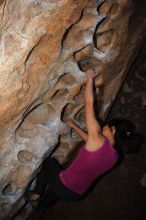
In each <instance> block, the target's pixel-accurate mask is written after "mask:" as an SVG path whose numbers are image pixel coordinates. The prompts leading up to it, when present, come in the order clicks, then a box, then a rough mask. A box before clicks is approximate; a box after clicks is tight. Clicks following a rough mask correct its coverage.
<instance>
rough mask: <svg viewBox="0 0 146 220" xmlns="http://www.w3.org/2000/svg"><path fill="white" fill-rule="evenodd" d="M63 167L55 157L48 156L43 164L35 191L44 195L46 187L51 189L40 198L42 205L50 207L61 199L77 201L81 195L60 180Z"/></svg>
mask: <svg viewBox="0 0 146 220" xmlns="http://www.w3.org/2000/svg"><path fill="white" fill-rule="evenodd" d="M62 170H63V167H62V166H61V165H60V164H59V162H58V161H57V160H56V159H55V158H48V159H47V160H45V162H44V163H43V165H42V169H41V171H40V172H39V174H38V176H37V180H36V186H35V189H34V192H35V193H38V194H40V195H43V193H44V190H45V188H46V187H47V186H48V187H49V190H48V192H47V193H45V196H44V197H43V199H42V200H40V207H49V206H51V205H54V204H55V203H56V202H57V201H59V200H64V201H77V200H79V199H80V198H81V195H79V194H77V193H76V192H73V191H72V190H70V189H69V188H67V187H66V186H65V185H64V184H63V183H62V181H61V180H60V177H59V174H60V171H62Z"/></svg>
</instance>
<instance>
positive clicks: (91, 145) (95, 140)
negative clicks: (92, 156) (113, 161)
mask: <svg viewBox="0 0 146 220" xmlns="http://www.w3.org/2000/svg"><path fill="white" fill-rule="evenodd" d="M105 141H106V139H105V137H104V136H103V135H100V134H99V135H96V136H95V137H88V138H87V141H86V143H85V149H87V150H88V151H97V150H98V149H100V148H101V147H102V146H103V144H104V143H105Z"/></svg>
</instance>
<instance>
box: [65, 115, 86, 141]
mask: <svg viewBox="0 0 146 220" xmlns="http://www.w3.org/2000/svg"><path fill="white" fill-rule="evenodd" d="M65 123H66V124H67V125H68V126H69V127H70V128H73V129H74V130H75V131H76V132H77V133H78V134H79V136H80V137H81V138H82V139H83V140H84V141H85V142H86V141H87V136H88V135H87V133H86V132H85V131H84V130H83V129H81V128H80V127H79V126H78V125H77V124H76V123H75V122H74V121H73V120H72V119H68V120H67V121H65Z"/></svg>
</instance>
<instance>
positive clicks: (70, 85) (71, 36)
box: [0, 0, 146, 218]
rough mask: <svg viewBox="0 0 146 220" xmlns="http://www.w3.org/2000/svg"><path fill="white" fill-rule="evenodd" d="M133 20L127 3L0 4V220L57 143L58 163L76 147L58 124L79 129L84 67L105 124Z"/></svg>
mask: <svg viewBox="0 0 146 220" xmlns="http://www.w3.org/2000/svg"><path fill="white" fill-rule="evenodd" d="M136 15H137V14H136V12H134V5H133V4H132V2H131V1H130V0H117V1H114V0H105V1H104V0H99V1H95V0H79V1H78V0H76V1H75V0H25V1H23V0H19V1H17V0H13V1H12V0H7V1H6V0H2V1H0V18H1V19H0V31H1V35H0V36H1V41H0V104H1V107H0V130H1V137H0V157H1V161H0V165H1V167H0V168H1V171H0V190H1V199H0V203H1V204H0V213H1V218H5V217H6V216H7V215H8V216H12V215H13V214H14V213H15V212H16V211H17V210H19V208H20V207H21V206H22V205H23V204H24V202H25V201H24V199H23V193H24V192H25V189H26V187H27V185H28V183H29V182H30V180H32V179H33V178H34V176H35V173H36V172H35V171H36V170H37V168H38V166H39V165H40V164H41V162H42V161H43V159H44V158H45V157H46V156H47V155H49V154H50V152H51V151H52V150H53V149H54V147H55V146H56V144H57V143H58V139H60V147H59V149H58V150H57V151H56V153H55V155H56V157H57V158H58V159H59V160H60V161H61V162H63V160H64V159H65V157H66V155H67V154H68V152H69V151H70V149H72V148H73V147H74V145H75V144H76V143H77V141H78V140H79V138H78V137H77V136H76V134H73V133H70V130H69V129H68V128H67V127H66V126H65V124H64V123H63V120H65V119H66V118H68V117H71V118H75V119H78V120H79V124H80V125H81V126H83V127H84V126H85V124H84V111H83V107H84V98H83V95H84V85H85V82H86V74H85V72H84V71H85V70H86V69H87V68H88V67H94V69H95V71H96V75H97V77H96V80H95V81H96V86H97V89H96V91H97V95H98V97H99V98H100V100H101V104H100V106H99V107H100V113H101V116H102V117H105V116H106V114H107V112H108V110H109V108H110V106H111V104H112V102H113V100H114V98H115V96H116V94H117V91H118V90H119V88H120V86H121V84H122V81H123V79H124V77H125V74H126V72H127V69H128V67H129V65H130V63H131V61H132V60H133V58H134V57H135V56H136V54H137V53H136V51H137V50H138V48H139V46H140V45H141V42H142V39H143V37H142V34H143V33H144V28H145V21H146V19H145V18H144V17H143V15H142V13H140V14H139V15H137V16H136ZM138 16H139V17H138ZM140 18H142V20H140V21H141V23H140V24H141V25H135V26H134V28H133V21H134V22H135V23H136V22H137V23H138V22H139V20H138V19H140ZM134 19H135V20H134Z"/></svg>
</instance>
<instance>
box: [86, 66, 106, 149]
mask: <svg viewBox="0 0 146 220" xmlns="http://www.w3.org/2000/svg"><path fill="white" fill-rule="evenodd" d="M93 83H94V71H93V70H88V71H87V83H86V87H85V118H86V124H87V131H88V138H87V142H86V147H87V148H96V147H98V146H100V145H101V144H102V143H103V140H104V138H103V136H102V135H101V127H100V125H99V123H98V121H97V120H96V117H95V112H94V96H93Z"/></svg>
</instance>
